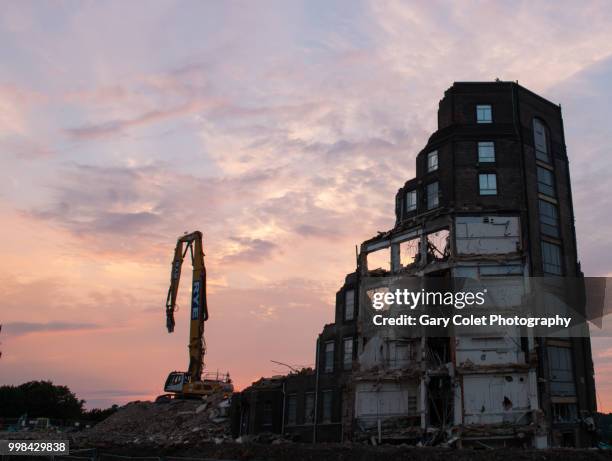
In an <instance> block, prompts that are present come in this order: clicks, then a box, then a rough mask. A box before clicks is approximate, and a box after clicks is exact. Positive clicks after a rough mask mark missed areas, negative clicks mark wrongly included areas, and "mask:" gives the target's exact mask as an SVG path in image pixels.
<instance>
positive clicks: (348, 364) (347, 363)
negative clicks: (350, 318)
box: [342, 336, 355, 371]
mask: <svg viewBox="0 0 612 461" xmlns="http://www.w3.org/2000/svg"><path fill="white" fill-rule="evenodd" d="M347 344H350V346H351V347H350V354H349V355H348V356H347V352H349V351H348V350H347V347H346V346H347ZM354 350H355V339H354V338H353V337H352V336H347V337H345V338H343V339H342V369H343V370H344V371H347V370H352V369H353V352H354ZM347 357H348V359H349V360H347Z"/></svg>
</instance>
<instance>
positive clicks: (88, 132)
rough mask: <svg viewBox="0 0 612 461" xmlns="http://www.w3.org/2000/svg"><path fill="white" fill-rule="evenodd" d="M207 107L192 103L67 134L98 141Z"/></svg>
mask: <svg viewBox="0 0 612 461" xmlns="http://www.w3.org/2000/svg"><path fill="white" fill-rule="evenodd" d="M204 107H206V104H205V102H203V101H191V102H188V103H185V104H181V105H179V106H176V107H169V108H161V109H156V110H151V111H148V112H145V113H143V114H139V115H137V116H135V117H133V118H129V119H120V120H109V121H106V122H101V123H96V124H90V125H84V126H80V127H75V128H67V129H66V130H65V132H66V133H67V134H68V135H70V136H71V137H73V138H75V139H80V140H84V139H96V138H103V137H107V136H111V135H115V134H122V133H124V132H125V131H126V129H128V128H132V127H138V126H142V125H148V124H151V123H156V122H161V121H164V120H167V119H169V118H173V117H180V116H184V115H187V114H191V113H193V112H196V111H198V110H202V109H203V108H204Z"/></svg>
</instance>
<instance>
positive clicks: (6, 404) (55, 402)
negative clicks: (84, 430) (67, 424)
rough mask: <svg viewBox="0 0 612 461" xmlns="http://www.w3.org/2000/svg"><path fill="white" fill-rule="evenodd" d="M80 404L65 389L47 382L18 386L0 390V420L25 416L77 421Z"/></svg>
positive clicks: (0, 388)
mask: <svg viewBox="0 0 612 461" xmlns="http://www.w3.org/2000/svg"><path fill="white" fill-rule="evenodd" d="M84 404H85V401H84V400H79V399H78V398H77V397H76V395H75V394H74V393H73V392H71V391H70V389H69V388H68V387H67V386H56V385H54V384H53V383H52V382H51V381H30V382H27V383H24V384H20V385H19V386H0V416H3V417H6V418H16V417H19V416H21V415H22V414H24V413H27V414H28V416H30V417H33V418H36V417H47V418H54V419H78V418H80V417H81V416H82V414H83V405H84Z"/></svg>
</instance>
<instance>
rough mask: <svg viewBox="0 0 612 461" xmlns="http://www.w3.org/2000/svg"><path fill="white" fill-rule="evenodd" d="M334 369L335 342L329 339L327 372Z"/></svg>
mask: <svg viewBox="0 0 612 461" xmlns="http://www.w3.org/2000/svg"><path fill="white" fill-rule="evenodd" d="M333 371H334V342H333V341H327V342H326V343H325V373H332V372H333Z"/></svg>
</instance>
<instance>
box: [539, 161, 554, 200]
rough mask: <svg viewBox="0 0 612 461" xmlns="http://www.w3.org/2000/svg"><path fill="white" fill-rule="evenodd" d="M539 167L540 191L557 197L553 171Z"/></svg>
mask: <svg viewBox="0 0 612 461" xmlns="http://www.w3.org/2000/svg"><path fill="white" fill-rule="evenodd" d="M537 168H538V192H540V193H542V194H544V195H548V196H549V197H555V177H554V176H553V172H552V171H550V170H547V169H546V168H542V167H541V166H539V167H537Z"/></svg>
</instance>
